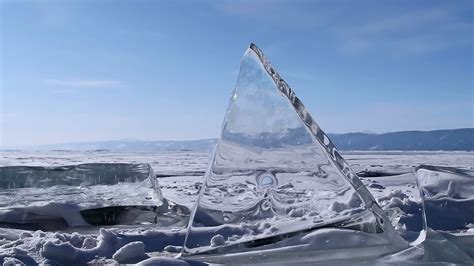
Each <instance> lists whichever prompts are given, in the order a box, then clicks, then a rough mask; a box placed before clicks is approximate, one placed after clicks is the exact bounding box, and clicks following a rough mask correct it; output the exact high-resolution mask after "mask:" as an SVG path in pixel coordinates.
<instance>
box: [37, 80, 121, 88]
mask: <svg viewBox="0 0 474 266" xmlns="http://www.w3.org/2000/svg"><path fill="white" fill-rule="evenodd" d="M43 82H44V83H46V84H48V85H54V86H61V87H68V88H85V89H86V88H91V89H93V88H97V89H98V88H118V87H122V86H123V82H122V81H120V80H107V79H104V80H102V79H100V80H95V79H77V80H64V79H44V80H43Z"/></svg>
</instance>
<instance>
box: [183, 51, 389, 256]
mask: <svg viewBox="0 0 474 266" xmlns="http://www.w3.org/2000/svg"><path fill="white" fill-rule="evenodd" d="M322 228H344V229H345V230H347V231H350V233H349V234H352V232H360V231H363V232H364V234H374V235H377V237H379V236H381V239H383V240H382V241H381V242H380V241H379V242H377V243H378V245H382V246H383V245H387V246H390V245H391V241H393V239H395V238H396V236H395V233H394V229H393V227H392V225H391V223H390V221H388V220H387V218H386V216H385V215H384V213H383V211H382V210H381V209H380V207H379V206H378V205H377V203H376V202H375V200H374V198H373V197H372V195H371V194H370V193H369V191H368V190H367V188H366V187H365V186H364V185H363V184H362V183H361V181H360V180H359V178H358V177H357V176H356V175H355V174H354V173H353V172H352V171H351V169H350V168H349V166H348V164H347V163H346V162H345V161H344V159H343V158H342V157H341V155H340V154H339V152H338V151H337V150H336V148H335V146H334V145H333V143H332V142H331V141H330V140H329V138H328V136H327V135H326V134H325V133H324V132H323V131H322V130H321V129H320V128H319V126H318V125H317V124H316V122H315V121H314V120H313V118H312V117H311V116H310V114H309V113H308V111H307V110H306V108H305V107H304V106H303V104H302V103H301V101H300V100H299V99H298V98H297V97H296V96H295V94H294V92H293V91H292V90H291V89H290V87H289V86H288V84H287V83H286V82H285V81H284V80H283V79H282V78H281V77H280V75H279V74H278V73H277V72H276V70H275V69H274V68H273V66H272V65H271V64H270V63H269V62H268V61H267V59H266V58H265V57H264V55H263V53H262V52H261V50H260V49H259V48H258V47H257V46H255V45H254V44H252V45H250V48H249V49H248V50H247V52H246V53H245V55H244V58H243V60H242V63H241V67H240V74H239V78H238V81H237V85H236V88H235V90H234V91H233V92H232V95H231V99H230V103H229V107H228V110H227V114H226V116H225V119H224V123H223V126H222V133H221V136H220V139H219V142H218V144H217V146H216V149H215V152H214V155H213V158H212V159H211V162H210V165H209V169H208V171H207V173H206V176H205V180H204V184H203V186H202V188H201V192H200V195H199V198H198V201H197V203H196V205H195V209H194V213H193V215H192V216H191V221H190V225H189V229H188V235H187V238H186V242H185V246H184V249H183V255H184V256H186V255H198V256H206V257H207V256H214V257H215V256H220V255H222V254H227V255H228V254H231V253H235V252H246V251H250V252H251V251H253V250H261V249H266V248H267V247H269V245H270V246H271V245H277V246H278V245H279V243H280V244H281V243H283V242H288V241H290V242H291V240H292V239H295V238H298V237H300V236H301V235H304V234H307V233H310V232H313V231H315V230H317V229H322ZM345 232H346V231H345ZM349 237H350V236H349ZM396 239H398V238H396ZM328 241H329V240H328ZM342 242H344V241H342ZM381 243H383V244H381ZM287 244H288V243H287ZM285 245H286V244H285ZM358 245H364V241H363V240H361V243H358ZM330 246H332V247H336V248H337V245H336V246H334V245H332V244H331V245H330ZM384 249H385V250H386V251H389V250H390V248H385V247H384ZM234 262H235V261H234Z"/></svg>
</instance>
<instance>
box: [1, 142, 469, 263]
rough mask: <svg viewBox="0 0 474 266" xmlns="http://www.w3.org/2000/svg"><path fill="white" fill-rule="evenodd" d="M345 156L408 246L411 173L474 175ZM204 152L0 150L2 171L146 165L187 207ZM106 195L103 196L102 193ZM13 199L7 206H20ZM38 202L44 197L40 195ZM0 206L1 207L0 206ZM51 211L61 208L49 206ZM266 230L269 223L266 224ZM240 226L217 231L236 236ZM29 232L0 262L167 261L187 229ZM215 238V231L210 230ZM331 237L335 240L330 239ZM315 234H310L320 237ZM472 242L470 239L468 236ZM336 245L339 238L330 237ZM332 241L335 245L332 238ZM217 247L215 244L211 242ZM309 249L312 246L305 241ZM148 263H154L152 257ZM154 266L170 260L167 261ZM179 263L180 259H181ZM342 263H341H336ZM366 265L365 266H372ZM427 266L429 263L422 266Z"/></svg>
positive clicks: (413, 203) (412, 224)
mask: <svg viewBox="0 0 474 266" xmlns="http://www.w3.org/2000/svg"><path fill="white" fill-rule="evenodd" d="M343 156H344V158H345V159H346V160H347V162H348V163H349V164H350V165H351V167H352V168H353V170H354V171H356V172H359V175H360V176H361V179H362V181H363V183H364V184H365V185H366V186H367V187H368V188H369V190H370V192H371V193H372V194H373V195H374V196H375V198H376V199H377V201H378V203H379V204H380V205H381V207H382V208H383V209H384V210H385V212H386V213H387V216H388V217H389V218H390V220H391V221H392V223H393V224H394V225H395V228H396V230H397V231H398V232H399V233H400V234H401V235H402V237H403V238H404V239H405V240H407V241H410V242H411V241H415V240H416V239H417V238H418V236H419V232H420V230H421V229H422V218H421V203H420V195H419V192H418V188H417V186H416V180H415V175H414V168H415V167H416V166H418V165H420V164H428V165H439V166H450V167H458V168H465V169H471V170H472V169H474V153H472V152H345V153H343ZM208 159H209V158H208V153H204V152H186V151H182V152H163V153H158V154H157V153H112V152H100V151H91V152H72V151H52V152H23V151H2V152H0V166H63V165H76V164H84V163H148V164H150V165H151V166H152V168H153V170H154V173H155V174H156V176H157V178H158V182H159V184H160V186H161V190H162V194H163V197H164V198H165V199H167V200H168V201H171V202H175V203H177V204H178V205H182V206H186V207H188V208H190V209H191V208H192V206H193V204H194V203H195V201H196V198H197V194H198V190H199V187H200V185H201V182H202V176H203V175H204V172H205V170H206V168H207V165H208ZM134 190H137V189H133V188H130V187H128V188H127V187H123V188H120V189H108V190H104V191H106V194H107V195H104V197H109V198H119V199H121V200H122V201H124V202H126V197H127V195H134V196H136V195H135V194H134ZM102 192H103V191H102ZM15 196H18V195H11V198H10V199H9V200H10V201H11V202H15V201H21V200H22V199H21V198H15ZM40 196H41V197H42V198H43V202H44V201H45V200H47V195H39V197H40ZM0 205H2V204H1V203H0ZM51 208H53V209H54V210H55V211H57V212H60V211H64V210H62V209H61V208H64V206H60V205H54V204H52V205H51ZM0 212H1V209H0ZM269 226H270V227H271V225H269ZM244 229H245V228H221V229H219V230H230V231H232V230H235V231H236V232H237V231H239V230H240V231H241V230H244ZM273 230H276V231H277V230H278V228H275V229H273ZM473 230H474V229H472V228H471V229H469V230H467V231H463V232H459V235H461V236H463V237H464V238H463V240H462V241H464V242H463V243H465V245H467V246H470V247H472V249H474V240H472V237H470V235H471V234H474V232H473ZM77 231H78V232H74V230H72V231H71V230H63V231H60V232H59V231H57V232H54V231H53V232H51V231H41V230H37V231H26V230H18V229H5V228H0V262H2V261H3V263H6V262H10V261H11V262H17V260H19V261H22V262H23V263H26V264H33V265H34V264H36V263H38V264H39V263H44V262H51V263H59V264H71V263H79V264H81V263H87V262H91V261H92V262H96V263H114V262H117V261H118V262H121V263H136V262H140V261H143V260H146V259H148V258H150V257H162V258H163V257H166V258H171V257H174V256H176V255H177V254H179V251H180V249H181V246H182V244H183V241H184V237H185V234H186V228H185V223H181V224H177V225H175V226H171V227H161V228H160V227H157V226H156V225H153V224H144V225H142V226H139V227H133V228H131V227H128V228H127V227H120V226H119V227H110V226H109V227H104V228H103V229H100V230H99V228H97V229H96V230H90V231H80V230H77ZM209 233H210V234H216V232H209ZM332 235H333V236H334V235H335V234H332ZM318 237H320V236H315V238H314V239H318ZM469 237H470V238H469ZM335 239H337V238H335ZM332 240H333V241H334V239H332ZM216 241H218V239H216ZM309 242H310V243H313V244H317V243H314V241H313V242H311V241H309ZM422 257H423V250H422V249H420V248H419V247H416V246H413V247H410V248H409V249H407V250H405V251H404V252H401V253H399V254H395V255H394V256H391V257H387V258H381V259H379V261H378V262H380V263H383V264H390V263H394V264H396V263H401V262H409V263H415V264H418V263H419V264H423V263H424V262H423V261H422ZM150 260H153V259H149V261H150ZM153 262H163V263H164V262H170V261H166V260H165V259H158V260H156V259H155V260H153ZM180 262H182V263H184V262H183V261H180ZM341 263H343V262H341ZM370 263H372V264H373V263H374V262H373V261H372V262H368V264H367V265H371V264H370ZM426 265H429V264H426Z"/></svg>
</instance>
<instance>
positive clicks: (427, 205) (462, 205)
mask: <svg viewBox="0 0 474 266" xmlns="http://www.w3.org/2000/svg"><path fill="white" fill-rule="evenodd" d="M416 178H417V182H418V188H419V190H420V195H421V199H422V204H423V225H424V229H425V230H426V229H428V228H431V229H434V230H444V231H459V230H466V229H468V227H469V226H471V227H472V226H473V225H474V171H471V170H466V169H458V168H452V167H441V166H429V165H422V166H419V167H417V168H416Z"/></svg>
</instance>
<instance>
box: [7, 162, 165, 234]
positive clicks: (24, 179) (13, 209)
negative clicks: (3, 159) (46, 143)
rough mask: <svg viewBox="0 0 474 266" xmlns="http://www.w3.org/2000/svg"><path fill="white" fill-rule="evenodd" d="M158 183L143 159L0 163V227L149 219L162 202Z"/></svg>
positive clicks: (51, 226)
mask: <svg viewBox="0 0 474 266" xmlns="http://www.w3.org/2000/svg"><path fill="white" fill-rule="evenodd" d="M157 182H158V181H157V180H156V177H155V175H154V174H153V170H152V168H151V167H150V165H148V164H126V163H90V164H80V165H70V166H58V167H41V166H5V167H0V226H6V227H13V228H21V229H31V230H35V229H43V230H59V229H62V228H66V227H69V226H85V225H109V224H117V223H119V224H122V223H124V224H130V223H132V224H134V223H137V222H138V223H139V222H143V221H150V222H153V221H154V219H155V212H154V211H153V208H157V207H158V206H160V205H162V203H163V200H162V195H161V190H160V188H159V186H158V183H157ZM130 191H133V193H130ZM139 217H140V218H139Z"/></svg>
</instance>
